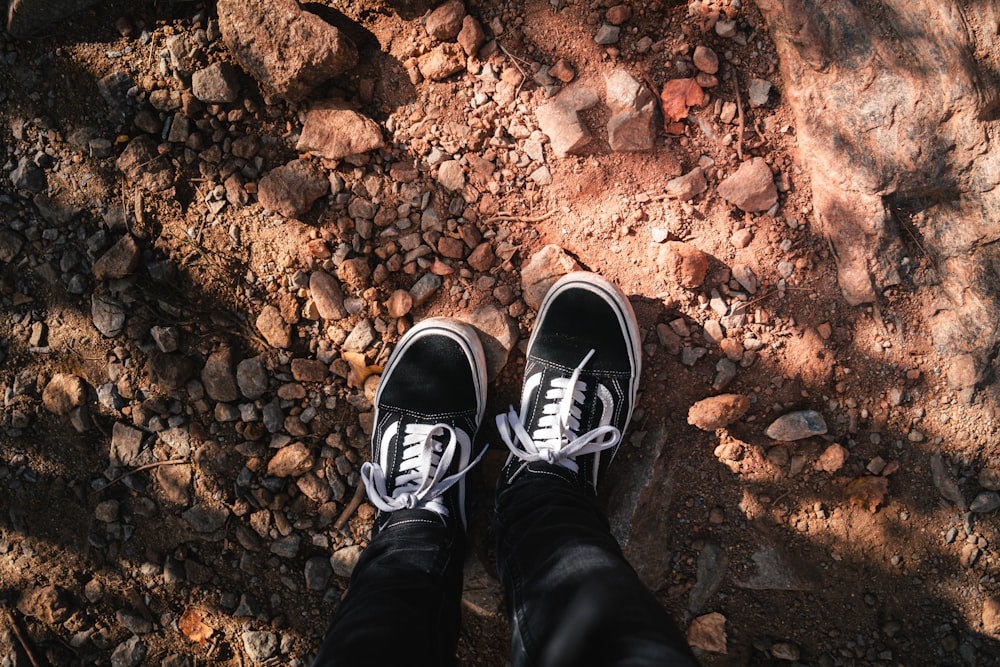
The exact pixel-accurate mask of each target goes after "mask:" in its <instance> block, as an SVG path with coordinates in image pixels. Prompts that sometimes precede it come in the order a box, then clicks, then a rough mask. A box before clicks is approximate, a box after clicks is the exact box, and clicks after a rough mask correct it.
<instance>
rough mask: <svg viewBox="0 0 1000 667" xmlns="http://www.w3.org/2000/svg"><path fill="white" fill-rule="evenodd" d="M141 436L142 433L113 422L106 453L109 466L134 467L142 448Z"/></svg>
mask: <svg viewBox="0 0 1000 667" xmlns="http://www.w3.org/2000/svg"><path fill="white" fill-rule="evenodd" d="M143 436H144V434H143V432H142V431H140V430H138V429H134V428H132V427H131V426H127V425H125V424H123V423H121V422H115V425H114V426H113V427H112V428H111V448H110V450H109V452H108V454H109V459H110V462H111V465H113V466H131V465H135V463H136V460H137V459H138V457H139V450H140V449H141V448H142V439H143Z"/></svg>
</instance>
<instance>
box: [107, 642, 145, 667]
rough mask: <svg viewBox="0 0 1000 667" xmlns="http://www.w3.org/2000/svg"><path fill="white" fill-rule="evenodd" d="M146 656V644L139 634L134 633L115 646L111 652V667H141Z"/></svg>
mask: <svg viewBox="0 0 1000 667" xmlns="http://www.w3.org/2000/svg"><path fill="white" fill-rule="evenodd" d="M145 658H146V645H145V644H143V643H142V640H141V639H139V635H132V636H131V637H129V638H128V639H126V640H125V641H123V642H122V643H121V644H119V645H118V646H116V647H115V650H114V652H113V653H112V654H111V667H139V665H141V664H142V661H143V660H144V659H145Z"/></svg>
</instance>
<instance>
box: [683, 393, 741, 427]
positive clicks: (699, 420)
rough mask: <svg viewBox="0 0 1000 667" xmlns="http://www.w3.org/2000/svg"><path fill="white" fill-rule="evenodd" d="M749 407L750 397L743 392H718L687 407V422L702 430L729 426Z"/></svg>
mask: <svg viewBox="0 0 1000 667" xmlns="http://www.w3.org/2000/svg"><path fill="white" fill-rule="evenodd" d="M749 409H750V399H749V398H747V397H746V396H744V395H743V394H720V395H718V396H710V397H709V398H704V399H702V400H700V401H698V402H697V403H695V404H694V405H692V406H691V407H690V408H689V409H688V418H687V421H688V424H691V425H692V426H694V427H696V428H699V429H701V430H703V431H714V430H716V429H720V428H724V427H726V426H729V425H730V424H732V423H733V422H735V421H736V420H738V419H739V418H740V417H742V416H743V415H745V414H746V413H747V410H749Z"/></svg>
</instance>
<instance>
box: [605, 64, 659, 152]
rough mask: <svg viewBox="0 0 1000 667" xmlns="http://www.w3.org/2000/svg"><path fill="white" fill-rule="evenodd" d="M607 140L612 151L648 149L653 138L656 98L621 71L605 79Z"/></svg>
mask: <svg viewBox="0 0 1000 667" xmlns="http://www.w3.org/2000/svg"><path fill="white" fill-rule="evenodd" d="M607 104H608V108H609V109H611V114H612V115H611V118H610V119H609V120H608V143H609V144H610V145H611V150H613V151H648V150H650V149H651V148H653V141H654V140H655V139H656V106H657V102H656V97H655V96H654V95H653V93H652V92H650V90H649V88H647V87H646V86H644V85H642V84H641V83H639V82H638V81H636V80H635V79H634V78H633V77H632V75H631V74H629V73H628V72H626V71H625V70H621V69H620V70H615V71H614V72H612V73H611V75H610V76H608V78H607Z"/></svg>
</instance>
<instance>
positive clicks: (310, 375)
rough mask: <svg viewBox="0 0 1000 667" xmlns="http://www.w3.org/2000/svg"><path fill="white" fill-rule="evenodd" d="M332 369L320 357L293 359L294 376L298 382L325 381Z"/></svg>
mask: <svg viewBox="0 0 1000 667" xmlns="http://www.w3.org/2000/svg"><path fill="white" fill-rule="evenodd" d="M329 372H330V369H329V368H328V367H327V365H326V364H324V363H323V362H322V361H319V360H318V359H292V377H293V378H295V381H296V382H323V381H324V380H325V379H326V376H327V375H328V374H329Z"/></svg>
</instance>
